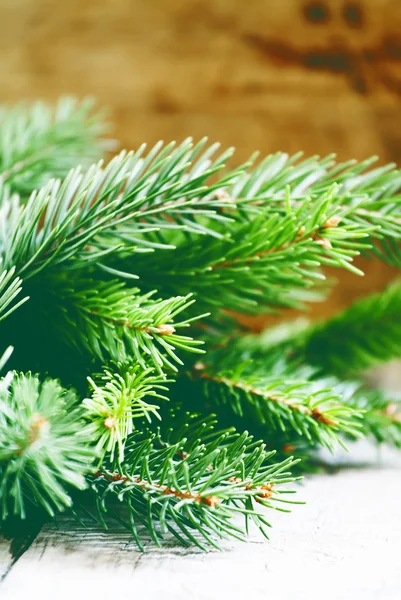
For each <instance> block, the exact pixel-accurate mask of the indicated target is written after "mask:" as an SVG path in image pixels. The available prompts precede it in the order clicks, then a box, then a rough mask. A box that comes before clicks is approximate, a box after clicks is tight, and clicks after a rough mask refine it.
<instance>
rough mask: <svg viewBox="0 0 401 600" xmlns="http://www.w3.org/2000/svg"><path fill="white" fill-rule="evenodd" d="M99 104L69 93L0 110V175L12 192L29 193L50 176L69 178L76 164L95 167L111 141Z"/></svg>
mask: <svg viewBox="0 0 401 600" xmlns="http://www.w3.org/2000/svg"><path fill="white" fill-rule="evenodd" d="M93 108H94V103H93V101H92V100H90V99H87V100H85V101H83V102H80V103H79V102H77V101H76V100H74V99H73V98H70V97H64V98H61V99H60V100H59V102H58V103H57V105H56V106H55V107H54V108H53V107H50V106H48V105H46V104H44V103H43V102H36V103H34V104H32V105H27V104H21V105H19V106H15V107H13V108H8V107H4V106H3V107H1V108H0V175H1V177H2V180H3V182H5V183H7V185H8V186H9V187H10V188H11V190H12V191H13V192H18V193H20V194H21V195H24V196H25V195H27V194H29V193H30V192H32V191H33V190H34V189H35V188H39V187H41V186H42V185H44V184H45V183H46V182H47V181H48V180H49V179H50V178H51V177H65V175H67V173H68V171H69V170H70V169H71V168H73V167H75V166H76V165H77V163H80V164H83V165H87V166H88V165H90V164H91V163H92V162H93V161H95V160H97V159H99V158H100V157H101V156H102V154H103V152H104V151H105V150H106V149H107V148H108V147H109V146H110V143H108V142H106V141H105V140H103V139H102V137H103V135H104V133H105V132H106V127H105V125H104V123H103V122H102V120H101V119H100V118H99V117H100V115H97V114H94V112H93Z"/></svg>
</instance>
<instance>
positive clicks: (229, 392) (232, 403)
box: [192, 363, 361, 448]
mask: <svg viewBox="0 0 401 600" xmlns="http://www.w3.org/2000/svg"><path fill="white" fill-rule="evenodd" d="M203 367H204V365H203V364H201V365H200V370H199V375H198V377H199V378H200V381H201V383H202V384H203V385H202V390H203V391H202V393H203V394H204V395H205V396H206V398H207V399H208V401H209V403H210V404H211V405H212V406H213V407H214V408H215V410H219V411H220V412H224V413H227V411H229V412H233V413H234V415H236V416H237V417H240V418H241V420H242V421H243V422H245V423H247V426H248V427H250V428H251V430H252V427H254V428H255V431H257V433H258V434H260V433H261V432H262V431H264V437H265V438H267V437H268V436H269V432H270V435H271V434H274V432H275V431H277V432H280V431H281V432H285V431H288V430H292V431H293V432H294V433H296V434H297V435H299V436H303V437H305V438H306V440H307V441H308V443H310V444H312V445H313V444H315V443H316V442H317V443H319V444H321V445H323V446H327V447H328V448H332V446H333V444H334V443H335V442H339V443H340V444H341V443H342V440H341V436H342V435H345V434H346V435H349V436H351V437H354V438H355V437H359V436H360V430H361V422H360V412H359V411H356V410H354V409H352V408H351V407H349V406H347V405H346V404H344V403H343V402H342V399H341V396H340V395H339V394H337V393H336V392H335V391H333V390H332V388H331V387H330V386H327V385H325V384H326V382H325V381H321V382H314V381H309V380H308V379H303V378H302V377H301V375H302V373H299V375H298V377H297V373H296V372H295V373H294V372H292V373H291V369H288V371H287V372H285V373H282V374H281V375H279V376H277V375H267V374H265V375H263V376H262V375H261V374H260V373H258V372H257V371H253V370H252V365H251V364H249V363H248V364H247V363H242V364H241V363H239V364H238V365H237V368H236V369H235V370H234V369H227V370H224V367H223V365H221V364H220V365H219V364H216V363H213V365H211V366H210V367H209V368H208V367H207V366H206V367H205V368H203ZM219 367H220V368H219ZM198 368H199V367H198ZM210 369H211V370H210ZM196 378H197V377H196V375H193V376H192V379H193V381H195V382H196Z"/></svg>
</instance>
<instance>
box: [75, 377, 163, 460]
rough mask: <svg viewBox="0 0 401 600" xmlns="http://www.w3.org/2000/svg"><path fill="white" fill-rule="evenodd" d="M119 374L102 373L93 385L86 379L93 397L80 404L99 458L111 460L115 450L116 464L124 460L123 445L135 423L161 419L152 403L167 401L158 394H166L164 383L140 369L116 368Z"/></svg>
mask: <svg viewBox="0 0 401 600" xmlns="http://www.w3.org/2000/svg"><path fill="white" fill-rule="evenodd" d="M116 368H117V369H118V371H120V372H118V371H117V372H115V371H111V370H109V369H105V370H104V374H103V375H102V376H101V377H99V378H97V379H98V383H96V382H95V381H94V380H93V379H92V378H91V377H89V378H88V380H89V384H90V387H91V388H92V395H91V397H90V398H86V399H85V400H84V401H83V403H82V406H83V414H84V416H85V418H86V419H87V420H88V422H89V423H90V424H91V431H92V436H93V437H92V439H93V440H94V441H96V442H97V450H98V452H97V453H98V454H99V455H100V456H104V454H105V453H106V452H107V453H109V454H110V457H111V460H112V461H113V460H114V455H115V452H116V446H117V447H118V453H117V455H118V460H119V461H120V462H121V461H123V459H124V444H125V440H126V439H127V437H128V435H129V434H130V433H132V431H133V429H134V427H135V420H137V419H141V418H142V417H146V419H148V420H150V418H151V416H154V417H156V418H158V419H160V416H159V406H158V405H157V404H154V401H155V400H167V398H166V396H164V395H162V394H161V393H160V391H166V390H167V389H168V388H167V387H166V386H165V383H166V380H165V379H164V378H161V377H157V376H155V375H154V374H153V371H152V369H147V370H145V371H143V370H142V369H141V368H140V367H139V365H136V366H124V365H116ZM149 400H152V401H153V402H149Z"/></svg>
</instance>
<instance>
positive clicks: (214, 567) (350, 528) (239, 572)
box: [0, 446, 401, 600]
mask: <svg viewBox="0 0 401 600" xmlns="http://www.w3.org/2000/svg"><path fill="white" fill-rule="evenodd" d="M353 456H354V460H356V461H358V460H360V459H363V460H369V461H370V463H371V464H370V467H368V468H363V467H361V466H357V465H356V464H355V463H354V468H348V469H345V468H344V469H342V470H340V471H339V472H338V473H336V474H335V475H317V476H313V477H310V478H308V479H307V481H306V483H304V484H303V485H302V486H301V487H300V489H299V497H300V499H301V498H302V499H303V500H306V501H307V502H308V503H307V504H306V505H305V506H297V507H295V508H294V510H293V513H292V514H290V515H286V514H282V513H273V514H272V515H271V521H272V523H273V525H274V528H273V529H272V533H271V541H270V543H269V542H265V541H263V540H262V539H261V538H260V537H259V536H258V535H257V534H255V533H252V535H251V539H250V542H249V543H248V544H242V543H240V542H238V543H236V542H233V543H227V544H226V549H225V551H224V552H210V553H208V554H206V555H205V554H202V553H200V552H198V551H194V552H192V551H188V550H183V549H180V548H177V547H175V546H174V544H170V545H169V546H168V547H167V548H164V549H157V548H155V547H153V546H152V545H151V544H148V545H147V547H146V552H145V553H143V554H141V553H139V552H138V551H137V550H136V549H135V546H134V544H133V543H132V541H131V540H130V537H129V535H128V534H127V533H126V532H125V531H124V530H123V529H122V528H120V527H116V528H115V529H113V530H112V531H110V532H108V533H107V532H104V531H101V530H100V529H99V528H97V527H92V528H90V529H88V530H82V529H80V528H79V526H77V525H76V524H75V523H73V522H71V521H70V520H68V519H65V520H64V521H62V523H61V528H60V530H57V529H55V528H54V527H51V526H47V527H45V528H44V529H43V530H42V531H41V533H40V534H39V535H38V537H37V538H36V540H35V542H34V543H33V544H32V545H31V547H30V548H29V549H28V550H27V552H25V553H24V555H23V556H22V557H21V558H20V560H19V561H18V562H17V563H16V564H15V565H14V566H13V568H12V569H11V571H10V573H9V574H8V576H7V577H6V578H5V580H4V582H3V584H2V587H1V588H0V595H1V598H2V600H17V599H20V598H23V597H25V596H26V595H27V593H29V597H30V599H32V598H38V599H39V598H41V600H47V599H48V600H53V599H54V598H57V600H63V599H64V598H65V599H66V600H67V599H69V600H70V599H71V598H74V599H76V600H79V599H81V598H82V599H84V598H96V599H97V600H102V599H106V598H107V599H108V598H110V597H114V596H115V595H116V594H120V595H122V594H125V595H127V594H128V597H135V598H137V597H138V598H139V597H143V598H150V599H153V598H157V597H163V598H164V599H167V600H168V599H170V598H171V599H174V600H184V599H185V600H187V599H188V598H191V600H197V599H202V600H205V599H217V598H237V597H242V598H245V597H249V598H252V600H259V599H260V600H262V599H263V600H265V599H266V598H267V597H276V598H280V600H281V599H282V600H285V599H287V598H288V599H291V600H293V599H294V598H296V599H297V600H302V599H303V598H305V599H306V598H308V599H313V598H319V599H320V598H323V597H324V598H325V599H326V600H331V599H333V600H334V599H336V600H339V599H340V600H341V599H344V600H345V599H348V598H356V599H358V598H364V600H370V599H372V600H373V599H376V598H383V599H384V598H385V599H386V600H392V599H394V600H395V599H397V600H399V591H400V589H401V570H400V568H399V560H400V558H399V557H400V556H401V519H400V508H399V498H400V495H401V477H400V468H401V465H400V460H399V455H397V454H393V453H391V452H387V451H386V452H385V453H384V454H383V455H382V458H381V459H380V460H379V459H378V458H377V451H376V449H369V452H368V453H367V450H366V447H365V446H362V449H361V451H360V453H359V455H358V452H357V451H356V452H354V455H353ZM339 460H340V461H344V460H345V457H344V455H340V457H339ZM372 461H373V463H372Z"/></svg>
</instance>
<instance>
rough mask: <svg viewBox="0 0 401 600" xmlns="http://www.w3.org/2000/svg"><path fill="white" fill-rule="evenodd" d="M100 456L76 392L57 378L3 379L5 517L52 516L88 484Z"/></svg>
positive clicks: (0, 468)
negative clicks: (36, 509)
mask: <svg viewBox="0 0 401 600" xmlns="http://www.w3.org/2000/svg"><path fill="white" fill-rule="evenodd" d="M95 456H96V454H95V451H94V447H93V446H92V445H91V437H90V435H89V431H88V429H87V428H85V427H84V422H83V420H82V413H81V411H80V410H79V408H78V407H77V399H76V396H75V395H74V393H73V392H70V391H66V390H63V389H62V388H61V387H60V385H59V384H58V382H57V381H55V380H50V379H48V380H46V381H44V382H43V383H42V384H41V383H40V382H39V379H38V378H37V377H35V376H33V375H31V374H14V373H13V372H11V371H10V372H9V373H8V374H7V375H6V376H5V377H4V378H3V379H2V380H1V382H0V499H1V500H0V515H1V518H2V519H5V518H6V517H7V515H9V514H14V515H18V516H20V517H22V518H25V517H26V515H27V508H28V506H29V505H30V504H35V505H39V506H41V507H43V508H44V509H45V510H46V511H47V512H48V513H49V514H50V515H54V514H55V512H56V511H60V510H63V509H65V507H67V506H71V504H72V499H71V495H70V491H71V489H72V488H76V489H80V490H82V489H84V488H85V487H86V485H87V484H86V480H85V475H86V474H87V473H88V472H89V471H90V469H91V464H92V462H93V460H94V458H95Z"/></svg>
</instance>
